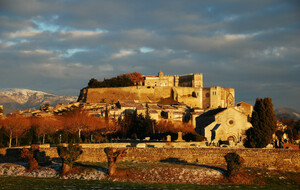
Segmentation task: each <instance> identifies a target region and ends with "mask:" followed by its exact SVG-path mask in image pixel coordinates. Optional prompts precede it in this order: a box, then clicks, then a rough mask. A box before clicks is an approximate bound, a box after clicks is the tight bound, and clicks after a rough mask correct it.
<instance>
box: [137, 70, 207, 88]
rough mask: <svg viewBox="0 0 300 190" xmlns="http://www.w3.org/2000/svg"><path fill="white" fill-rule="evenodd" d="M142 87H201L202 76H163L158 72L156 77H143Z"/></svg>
mask: <svg viewBox="0 0 300 190" xmlns="http://www.w3.org/2000/svg"><path fill="white" fill-rule="evenodd" d="M142 85H143V86H148V87H156V86H169V87H194V88H202V87H203V75H202V74H188V75H180V76H177V75H175V76H172V75H164V73H163V72H161V71H160V72H159V73H158V76H144V83H143V84H142Z"/></svg>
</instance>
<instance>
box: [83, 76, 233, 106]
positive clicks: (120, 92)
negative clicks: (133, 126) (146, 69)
mask: <svg viewBox="0 0 300 190" xmlns="http://www.w3.org/2000/svg"><path fill="white" fill-rule="evenodd" d="M234 94H235V92H234V89H233V88H222V87H219V86H216V87H203V75H202V74H189V75H181V76H177V75H175V76H170V75H164V74H163V73H162V72H159V73H158V76H144V82H143V83H142V84H138V85H137V86H130V87H119V88H85V89H82V90H81V93H80V96H79V97H80V98H79V100H78V101H79V102H83V103H99V102H103V101H105V102H106V103H111V102H117V101H124V100H138V101H139V102H149V103H157V102H159V101H160V100H161V99H164V98H171V99H173V100H175V101H178V102H180V103H185V104H186V105H188V106H190V107H198V108H201V109H210V108H211V109H213V108H219V107H222V108H224V107H230V106H234V99H235V95H234Z"/></svg>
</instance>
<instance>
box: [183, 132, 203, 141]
mask: <svg viewBox="0 0 300 190" xmlns="http://www.w3.org/2000/svg"><path fill="white" fill-rule="evenodd" d="M183 139H184V140H185V141H197V142H201V141H205V137H203V136H202V135H199V134H198V133H196V132H194V133H187V134H185V135H184V136H183Z"/></svg>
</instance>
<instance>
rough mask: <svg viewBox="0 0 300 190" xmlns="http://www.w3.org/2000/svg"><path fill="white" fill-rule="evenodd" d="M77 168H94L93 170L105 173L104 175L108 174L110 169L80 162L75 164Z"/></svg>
mask: <svg viewBox="0 0 300 190" xmlns="http://www.w3.org/2000/svg"><path fill="white" fill-rule="evenodd" d="M75 166H81V167H85V168H93V169H96V170H98V171H101V172H104V173H107V172H108V169H107V168H105V167H102V166H92V165H88V164H84V163H78V162H76V163H75Z"/></svg>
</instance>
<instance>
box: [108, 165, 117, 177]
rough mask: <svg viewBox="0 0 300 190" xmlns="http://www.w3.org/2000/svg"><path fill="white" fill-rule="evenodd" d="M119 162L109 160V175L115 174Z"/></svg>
mask: <svg viewBox="0 0 300 190" xmlns="http://www.w3.org/2000/svg"><path fill="white" fill-rule="evenodd" d="M116 168H117V163H115V162H108V175H109V176H113V175H114V174H115V173H116Z"/></svg>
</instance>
